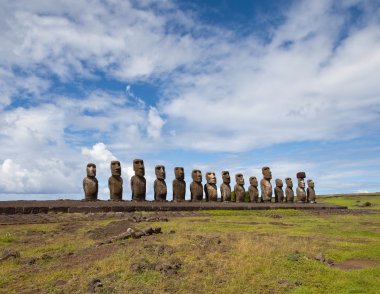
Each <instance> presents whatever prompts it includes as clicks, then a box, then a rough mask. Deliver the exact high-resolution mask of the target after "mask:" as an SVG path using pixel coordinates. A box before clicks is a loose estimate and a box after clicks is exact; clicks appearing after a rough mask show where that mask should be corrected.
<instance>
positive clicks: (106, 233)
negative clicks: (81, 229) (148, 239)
mask: <svg viewBox="0 0 380 294" xmlns="http://www.w3.org/2000/svg"><path fill="white" fill-rule="evenodd" d="M128 228H133V229H134V227H132V225H131V222H130V221H129V220H121V221H113V222H110V223H109V224H108V225H106V226H105V227H99V228H96V229H93V230H90V231H88V232H87V233H88V234H89V236H90V238H91V239H92V240H103V239H106V238H108V237H112V236H116V235H119V234H121V233H124V232H125V231H126V230H127V229H128Z"/></svg>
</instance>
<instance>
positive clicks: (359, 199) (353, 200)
mask: <svg viewBox="0 0 380 294" xmlns="http://www.w3.org/2000/svg"><path fill="white" fill-rule="evenodd" d="M317 201H318V202H319V203H330V204H336V205H342V206H347V207H348V208H350V209H376V210H380V195H379V196H365V195H363V194H361V195H357V196H355V195H350V196H342V197H319V198H318V199H317ZM365 202H370V203H371V206H366V207H359V206H357V205H358V204H361V203H365Z"/></svg>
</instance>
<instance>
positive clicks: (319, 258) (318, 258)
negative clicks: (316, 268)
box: [314, 253, 326, 262]
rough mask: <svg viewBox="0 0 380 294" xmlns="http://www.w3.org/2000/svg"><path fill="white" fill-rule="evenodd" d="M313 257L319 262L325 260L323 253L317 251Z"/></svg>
mask: <svg viewBox="0 0 380 294" xmlns="http://www.w3.org/2000/svg"><path fill="white" fill-rule="evenodd" d="M314 259H315V260H318V261H320V262H325V260H326V259H325V256H324V255H323V253H318V254H316V255H315V256H314Z"/></svg>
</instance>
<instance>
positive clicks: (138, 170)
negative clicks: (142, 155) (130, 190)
mask: <svg viewBox="0 0 380 294" xmlns="http://www.w3.org/2000/svg"><path fill="white" fill-rule="evenodd" d="M133 170H134V172H135V175H136V176H140V177H143V176H145V166H144V160H142V159H134V160H133Z"/></svg>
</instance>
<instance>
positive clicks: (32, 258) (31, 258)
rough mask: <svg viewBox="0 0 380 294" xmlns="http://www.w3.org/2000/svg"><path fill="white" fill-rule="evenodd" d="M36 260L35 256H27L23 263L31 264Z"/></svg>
mask: <svg viewBox="0 0 380 294" xmlns="http://www.w3.org/2000/svg"><path fill="white" fill-rule="evenodd" d="M36 261H37V258H35V257H29V258H27V259H26V260H25V263H26V264H29V265H33V264H35V263H36Z"/></svg>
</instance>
